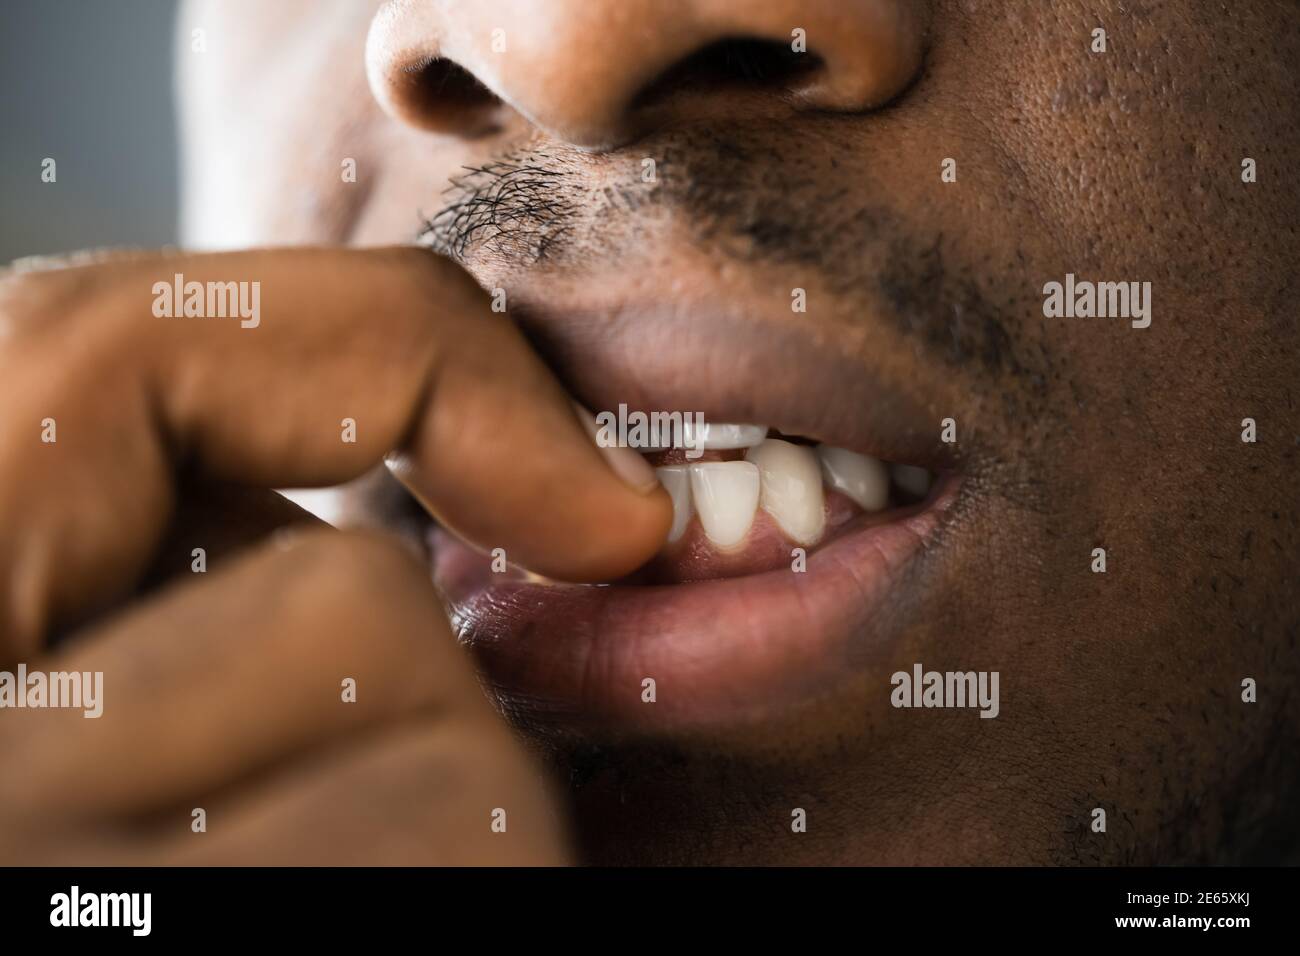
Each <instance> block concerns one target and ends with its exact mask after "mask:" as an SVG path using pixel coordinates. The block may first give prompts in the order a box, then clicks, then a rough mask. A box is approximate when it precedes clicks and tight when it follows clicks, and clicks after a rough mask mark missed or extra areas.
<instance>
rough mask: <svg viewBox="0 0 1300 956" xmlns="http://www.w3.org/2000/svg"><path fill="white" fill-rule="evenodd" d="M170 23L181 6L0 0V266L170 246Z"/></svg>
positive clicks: (151, 0) (121, 0)
mask: <svg viewBox="0 0 1300 956" xmlns="http://www.w3.org/2000/svg"><path fill="white" fill-rule="evenodd" d="M268 2H274V0H268ZM174 15H175V2H174V0H0V263H5V262H9V261H10V260H12V259H15V258H17V257H19V256H26V255H37V254H45V253H51V252H61V251H67V250H71V249H81V248H90V247H97V246H123V245H126V246H129V245H146V246H157V245H162V244H165V243H168V242H173V241H175V237H176V196H177V154H176V121H175V114H174V105H173V104H174V101H173V96H172V72H171V63H172V27H173V21H174ZM47 156H48V157H52V158H53V159H54V160H55V161H56V162H57V164H58V170H57V172H58V181H57V182H56V183H43V182H41V161H42V160H43V159H44V158H45V157H47Z"/></svg>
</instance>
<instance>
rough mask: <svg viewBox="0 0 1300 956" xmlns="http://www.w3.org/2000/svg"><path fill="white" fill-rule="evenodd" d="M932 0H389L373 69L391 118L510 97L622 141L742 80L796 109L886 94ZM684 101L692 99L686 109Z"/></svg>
mask: <svg viewBox="0 0 1300 956" xmlns="http://www.w3.org/2000/svg"><path fill="white" fill-rule="evenodd" d="M927 9H928V4H927V2H926V0H389V2H388V3H386V4H385V5H384V6H383V7H382V8H381V9H380V10H379V12H378V13H377V14H376V16H375V19H374V20H373V22H372V24H371V29H370V35H369V37H368V41H367V46H366V67H367V72H368V75H369V79H370V85H371V89H372V90H373V91H374V95H375V97H376V99H377V100H378V101H379V103H380V104H381V105H382V106H383V107H384V109H385V110H387V111H388V112H389V113H390V114H391V115H393V116H394V117H397V118H398V119H400V120H401V121H403V122H406V123H409V124H411V125H413V126H416V127H419V128H421V129H428V130H436V131H441V132H447V133H455V134H460V135H476V134H479V133H481V132H483V131H484V130H485V129H487V128H490V126H491V125H492V123H493V117H494V113H495V112H497V111H499V110H501V109H502V108H503V106H504V107H509V108H511V109H513V110H515V111H516V112H517V113H519V114H521V115H522V116H523V117H524V118H525V119H527V120H528V121H529V122H530V123H531V124H532V125H534V126H535V127H538V128H539V129H542V130H544V131H545V132H547V133H548V134H550V135H551V136H553V137H556V138H558V139H560V140H562V141H565V142H568V143H571V144H573V145H576V146H580V147H584V148H588V149H608V148H612V147H614V146H617V145H618V144H619V143H621V142H624V141H626V140H627V139H629V138H631V137H633V136H635V135H637V133H638V132H639V129H640V127H641V125H643V121H644V119H645V116H646V113H647V112H648V108H649V105H650V104H652V103H654V102H655V101H656V100H657V99H662V98H663V97H662V96H660V94H662V93H664V92H665V91H666V90H667V89H669V88H672V89H675V90H677V91H678V92H680V91H681V90H682V89H683V84H686V88H687V89H689V92H690V96H686V97H682V96H677V97H675V98H674V99H673V102H674V103H677V104H681V103H682V102H687V101H691V100H699V99H700V98H702V97H703V98H707V97H718V96H725V95H728V94H729V93H731V92H734V91H735V90H736V89H737V88H744V89H749V90H752V89H755V88H761V89H762V90H764V91H767V92H770V93H773V94H774V95H780V96H782V97H783V98H784V100H785V101H786V102H788V103H789V104H790V105H791V106H792V108H795V109H811V110H834V111H857V110H863V109H869V108H871V107H875V106H879V105H881V104H883V103H885V102H886V101H888V100H889V99H891V98H892V97H893V96H894V95H895V94H897V93H898V92H899V91H900V90H901V89H902V88H903V87H905V86H906V85H907V84H908V82H909V81H910V80H911V78H912V76H913V75H914V74H915V73H916V71H917V70H918V68H919V66H920V63H921V57H922V44H923V38H924V32H925V23H924V22H923V21H924V18H925V11H926V10H927ZM677 108H680V106H679V107H677Z"/></svg>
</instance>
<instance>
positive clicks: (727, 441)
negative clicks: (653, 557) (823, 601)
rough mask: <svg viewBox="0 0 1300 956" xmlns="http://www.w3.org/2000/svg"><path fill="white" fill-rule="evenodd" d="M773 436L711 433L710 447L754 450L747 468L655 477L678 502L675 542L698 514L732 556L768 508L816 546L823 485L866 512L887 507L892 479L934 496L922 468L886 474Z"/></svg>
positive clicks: (862, 461)
mask: <svg viewBox="0 0 1300 956" xmlns="http://www.w3.org/2000/svg"><path fill="white" fill-rule="evenodd" d="M766 433H767V429H766V428H764V427H763V426H760V425H708V426H706V427H705V433H704V434H705V447H707V448H718V449H721V448H748V449H749V450H748V451H747V452H746V454H745V460H744V461H710V462H701V463H700V464H693V465H673V466H668V467H664V468H658V469H656V471H657V473H658V475H659V480H660V481H661V482H662V483H663V486H664V488H665V489H666V490H667V492H668V494H669V497H671V498H672V502H673V525H672V529H671V531H670V532H669V535H668V540H669V541H670V542H672V541H677V540H678V539H680V538H681V537H682V535H683V534H685V533H686V529H687V527H688V526H689V524H690V521H691V518H692V517H693V515H694V514H697V513H698V514H699V516H700V524H701V526H702V527H703V529H704V533H705V535H706V536H707V537H708V539H709V540H710V541H711V542H712V543H713V544H714V545H715V546H717V547H719V548H733V547H735V546H737V545H739V544H740V543H741V542H742V541H744V539H745V536H746V535H747V534H748V533H749V528H750V526H751V525H752V524H753V521H754V514H755V512H756V511H757V510H758V508H759V506H760V505H761V506H762V508H763V510H764V511H766V512H767V513H768V514H769V515H771V516H772V519H773V520H774V521H775V522H776V524H777V525H778V526H779V527H780V528H781V530H782V531H783V532H785V534H786V535H787V536H788V537H789V538H790V539H791V540H792V541H794V542H795V543H797V544H801V545H813V544H816V543H817V542H818V541H820V540H821V537H822V535H823V534H824V533H825V529H826V508H825V494H824V492H823V490H822V482H823V480H824V481H825V483H826V484H827V485H829V486H830V487H831V488H833V489H834V490H836V491H838V492H840V493H841V494H844V495H845V496H847V497H848V498H850V499H851V500H852V501H854V502H855V503H856V504H857V505H858V506H859V507H860V508H862V509H863V510H864V511H880V510H881V509H883V508H885V507H886V505H887V504H888V501H889V478H890V475H891V473H892V475H893V478H894V482H895V483H896V484H897V485H898V486H899V487H900V488H902V489H903V490H905V491H906V492H908V493H909V494H910V495H913V496H916V497H922V496H924V495H925V493H926V492H927V491H928V489H929V484H930V473H929V472H927V471H926V470H925V469H923V468H916V467H914V466H907V465H891V466H888V467H887V466H886V465H885V463H884V462H882V461H880V460H879V459H877V458H872V457H871V456H870V455H862V454H859V453H858V452H853V451H848V450H847V449H844V448H833V447H831V446H829V445H818V446H817V447H816V449H815V450H814V449H812V448H810V447H809V446H806V445H796V444H793V443H791V442H787V441H781V440H780V439H775V438H767V439H765V438H763V437H762V436H763V435H765V434H766ZM755 435H757V436H758V438H757V440H754V439H755ZM710 442H716V443H717V444H711V443H710Z"/></svg>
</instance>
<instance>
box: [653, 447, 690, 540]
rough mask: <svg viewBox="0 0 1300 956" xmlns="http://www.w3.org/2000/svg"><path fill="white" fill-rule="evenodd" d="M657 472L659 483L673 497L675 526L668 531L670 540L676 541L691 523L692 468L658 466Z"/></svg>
mask: <svg viewBox="0 0 1300 956" xmlns="http://www.w3.org/2000/svg"><path fill="white" fill-rule="evenodd" d="M655 474H656V475H658V476H659V483H660V484H661V485H663V486H664V490H665V491H667V492H668V497H670V498H672V499H673V527H672V530H671V531H669V532H668V540H669V541H670V542H672V541H676V540H677V539H678V538H680V537H681V536H682V535H683V534H685V533H686V526H687V525H688V524H690V523H691V513H692V508H691V476H690V470H689V469H688V468H686V467H685V466H684V465H672V466H669V467H667V468H656V469H655Z"/></svg>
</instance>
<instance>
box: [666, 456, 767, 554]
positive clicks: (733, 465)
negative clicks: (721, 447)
mask: <svg viewBox="0 0 1300 956" xmlns="http://www.w3.org/2000/svg"><path fill="white" fill-rule="evenodd" d="M689 470H690V475H691V495H692V497H694V499H695V510H696V511H698V512H699V515H700V524H702V525H703V526H704V533H705V534H706V535H708V537H709V540H710V541H712V542H713V543H714V544H716V545H717V546H718V547H720V548H730V547H733V546H734V545H737V544H739V543H740V542H741V541H742V540H744V537H745V534H746V533H747V532H748V531H749V526H750V525H751V524H753V522H754V512H755V511H756V510H757V508H758V492H759V478H758V468H757V467H756V466H755V465H752V464H750V463H749V462H747V461H710V462H705V463H704V464H701V465H690V466H689ZM675 518H676V514H674V519H675ZM674 523H675V522H674Z"/></svg>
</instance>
